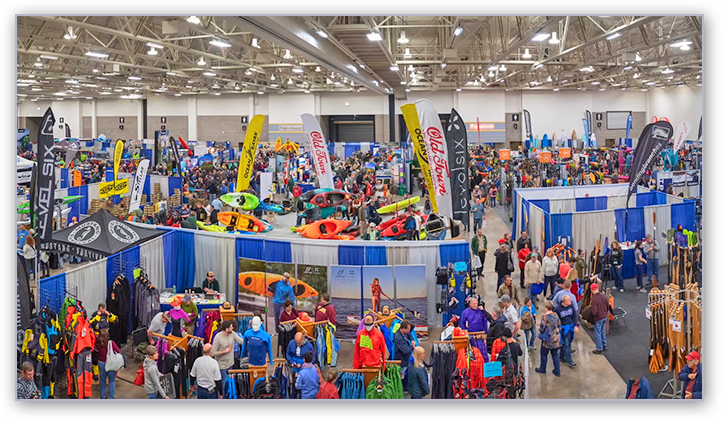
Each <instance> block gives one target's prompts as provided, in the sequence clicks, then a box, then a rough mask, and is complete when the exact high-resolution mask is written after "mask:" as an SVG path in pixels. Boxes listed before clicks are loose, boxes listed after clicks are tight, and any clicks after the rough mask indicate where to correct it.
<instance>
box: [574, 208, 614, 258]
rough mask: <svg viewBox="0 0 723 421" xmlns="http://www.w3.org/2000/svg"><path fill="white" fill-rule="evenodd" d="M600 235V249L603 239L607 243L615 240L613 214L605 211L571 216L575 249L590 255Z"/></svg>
mask: <svg viewBox="0 0 723 421" xmlns="http://www.w3.org/2000/svg"><path fill="white" fill-rule="evenodd" d="M601 235H602V242H601V247H602V244H604V243H605V238H608V241H609V242H612V241H613V240H614V239H615V212H613V211H610V210H607V211H595V212H581V213H573V214H572V241H573V245H574V246H575V248H576V249H583V250H587V251H588V253H590V252H591V250H593V249H594V248H595V242H596V241H597V240H599V239H600V237H601Z"/></svg>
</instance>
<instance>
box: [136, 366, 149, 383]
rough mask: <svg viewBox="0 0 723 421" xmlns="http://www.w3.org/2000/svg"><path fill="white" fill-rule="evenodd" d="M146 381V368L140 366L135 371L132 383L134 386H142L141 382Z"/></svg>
mask: <svg viewBox="0 0 723 421" xmlns="http://www.w3.org/2000/svg"><path fill="white" fill-rule="evenodd" d="M145 382H146V370H145V369H144V368H143V366H141V368H139V369H138V371H136V378H135V379H134V380H133V384H134V385H136V386H143V383H145Z"/></svg>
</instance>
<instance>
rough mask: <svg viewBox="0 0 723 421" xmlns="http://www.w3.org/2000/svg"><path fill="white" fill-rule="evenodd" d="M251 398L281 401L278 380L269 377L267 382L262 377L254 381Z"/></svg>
mask: <svg viewBox="0 0 723 421" xmlns="http://www.w3.org/2000/svg"><path fill="white" fill-rule="evenodd" d="M253 398H254V399H281V386H280V384H279V379H277V378H276V377H271V378H269V381H268V382H267V381H266V378H265V377H262V378H260V379H258V380H256V383H254V391H253Z"/></svg>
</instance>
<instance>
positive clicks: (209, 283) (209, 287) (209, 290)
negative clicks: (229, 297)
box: [202, 271, 221, 294]
mask: <svg viewBox="0 0 723 421" xmlns="http://www.w3.org/2000/svg"><path fill="white" fill-rule="evenodd" d="M202 288H203V290H204V292H206V294H213V293H215V292H221V287H220V286H219V284H218V281H217V280H216V278H215V277H214V276H213V272H210V271H209V272H208V273H207V274H206V279H204V280H203V285H202Z"/></svg>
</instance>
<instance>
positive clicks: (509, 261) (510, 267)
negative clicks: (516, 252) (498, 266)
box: [507, 249, 515, 273]
mask: <svg viewBox="0 0 723 421" xmlns="http://www.w3.org/2000/svg"><path fill="white" fill-rule="evenodd" d="M507 256H508V258H507V270H509V271H510V273H511V272H514V271H515V264H514V262H513V261H512V249H510V252H509V254H508V255H507Z"/></svg>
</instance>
